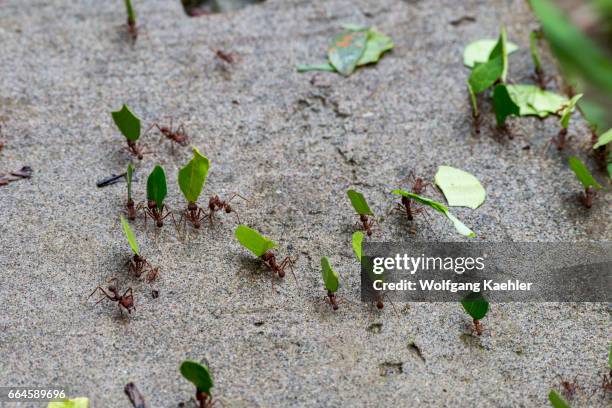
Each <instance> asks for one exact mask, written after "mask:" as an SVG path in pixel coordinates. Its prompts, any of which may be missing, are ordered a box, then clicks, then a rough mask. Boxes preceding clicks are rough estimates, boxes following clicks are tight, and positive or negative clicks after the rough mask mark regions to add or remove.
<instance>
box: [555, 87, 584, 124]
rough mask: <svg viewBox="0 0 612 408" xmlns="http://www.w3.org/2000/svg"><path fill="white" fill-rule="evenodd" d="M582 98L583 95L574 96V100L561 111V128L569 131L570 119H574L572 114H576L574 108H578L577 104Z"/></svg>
mask: <svg viewBox="0 0 612 408" xmlns="http://www.w3.org/2000/svg"><path fill="white" fill-rule="evenodd" d="M580 98H582V94H578V95H574V96H573V97H572V99H570V100H569V102H568V103H567V105H565V107H564V108H563V109H562V110H561V112H560V114H561V120H560V123H561V127H562V128H563V129H567V127H568V126H569V121H570V118H571V117H572V113H573V112H574V108H575V107H576V104H577V103H578V101H579V100H580Z"/></svg>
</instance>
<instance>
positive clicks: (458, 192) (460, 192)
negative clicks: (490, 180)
mask: <svg viewBox="0 0 612 408" xmlns="http://www.w3.org/2000/svg"><path fill="white" fill-rule="evenodd" d="M434 180H435V183H436V185H437V186H438V187H440V189H441V190H442V193H444V197H446V201H448V205H449V206H451V207H469V208H471V209H473V210H474V209H476V208H478V207H480V205H481V204H482V203H484V201H485V197H486V196H487V193H486V191H485V189H484V187H482V184H480V182H479V181H478V179H477V178H476V177H474V176H473V175H471V174H470V173H468V172H467V171H463V170H460V169H456V168H454V167H450V166H440V167H439V168H438V171H437V173H436V176H435V178H434Z"/></svg>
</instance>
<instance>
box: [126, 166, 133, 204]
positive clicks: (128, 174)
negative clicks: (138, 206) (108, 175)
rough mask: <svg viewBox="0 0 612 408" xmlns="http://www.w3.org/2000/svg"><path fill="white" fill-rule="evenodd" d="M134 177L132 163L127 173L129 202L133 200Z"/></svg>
mask: <svg viewBox="0 0 612 408" xmlns="http://www.w3.org/2000/svg"><path fill="white" fill-rule="evenodd" d="M133 177H134V166H132V163H130V164H128V166H127V171H126V173H125V180H126V182H127V191H128V200H131V199H132V178H133Z"/></svg>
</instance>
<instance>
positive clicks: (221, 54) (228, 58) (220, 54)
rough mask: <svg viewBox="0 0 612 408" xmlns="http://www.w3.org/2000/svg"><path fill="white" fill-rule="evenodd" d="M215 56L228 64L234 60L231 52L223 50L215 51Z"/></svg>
mask: <svg viewBox="0 0 612 408" xmlns="http://www.w3.org/2000/svg"><path fill="white" fill-rule="evenodd" d="M215 57H217V58H219V59H220V60H222V61H225V62H227V63H228V64H233V63H234V62H236V56H235V55H234V53H232V52H225V51H223V50H217V51H215Z"/></svg>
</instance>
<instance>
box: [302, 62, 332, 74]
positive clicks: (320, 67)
mask: <svg viewBox="0 0 612 408" xmlns="http://www.w3.org/2000/svg"><path fill="white" fill-rule="evenodd" d="M297 71H298V72H310V71H325V72H336V68H334V67H333V66H332V65H331V64H330V63H329V62H322V63H320V64H312V65H308V64H300V65H298V66H297Z"/></svg>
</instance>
